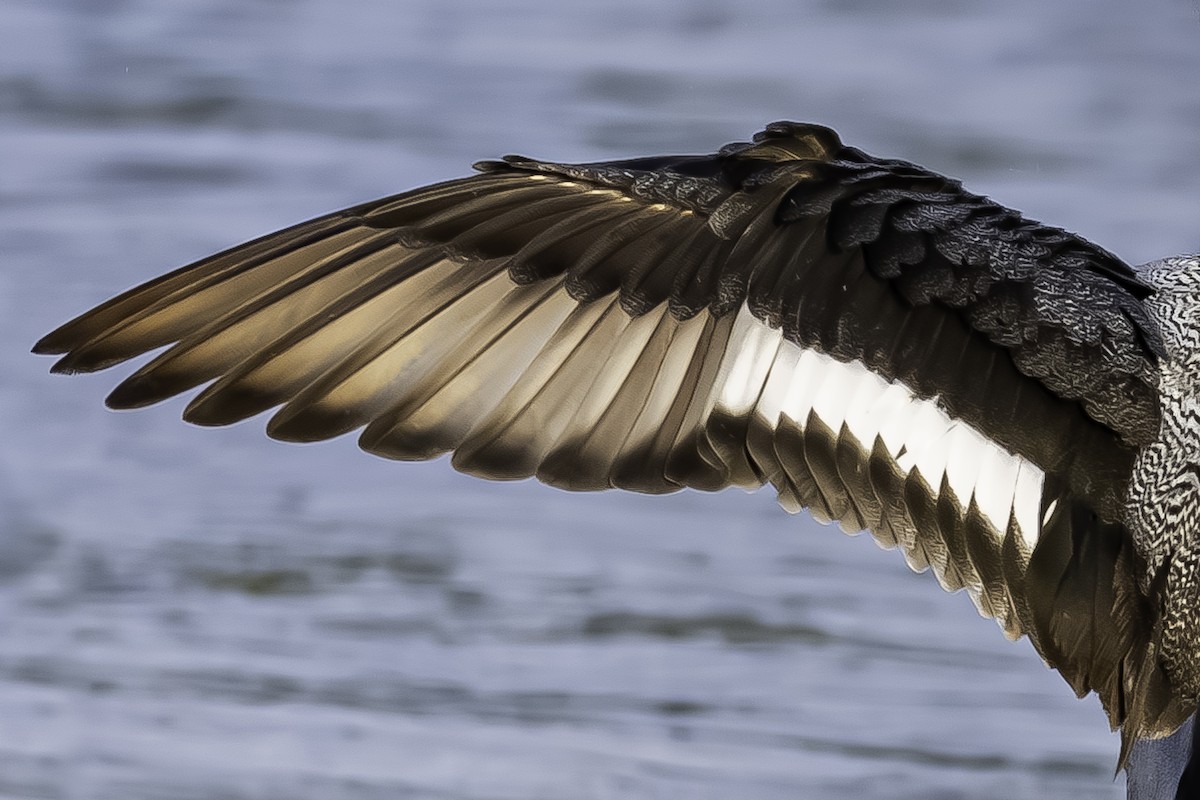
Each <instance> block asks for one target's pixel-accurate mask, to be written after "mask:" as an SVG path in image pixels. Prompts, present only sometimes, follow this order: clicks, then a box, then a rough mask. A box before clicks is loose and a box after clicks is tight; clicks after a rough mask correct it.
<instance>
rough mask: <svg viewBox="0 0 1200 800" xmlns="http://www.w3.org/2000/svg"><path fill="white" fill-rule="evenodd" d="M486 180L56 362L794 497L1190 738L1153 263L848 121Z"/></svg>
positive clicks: (165, 393) (219, 274) (548, 460)
mask: <svg viewBox="0 0 1200 800" xmlns="http://www.w3.org/2000/svg"><path fill="white" fill-rule="evenodd" d="M476 166H477V169H479V170H480V174H478V175H475V176H472V177H468V178H463V179H460V180H454V181H449V182H447V183H442V184H438V185H435V186H430V187H425V188H421V189H417V190H414V191H411V192H407V193H404V194H400V195H396V196H394V197H389V198H385V199H382V200H378V201H375V202H372V203H367V204H364V205H360V206H357V207H354V208H350V209H347V210H344V211H340V212H337V213H334V214H330V215H327V216H324V217H320V218H318V219H314V220H311V221H309V222H305V223H302V224H300V225H297V226H295V227H292V228H289V229H287V230H284V231H281V232H278V233H275V234H271V235H269V236H266V237H263V238H261V239H258V240H256V241H253V242H250V243H248V244H244V245H241V246H239V247H235V248H233V249H231V250H228V251H226V252H224V253H221V254H218V255H216V256H213V257H211V258H208V259H205V260H203V261H200V262H197V263H196V264H193V265H190V266H187V267H184V268H182V269H180V270H177V271H175V272H173V273H170V274H168V275H166V276H163V277H161V278H158V279H157V280H154V281H151V282H149V283H147V284H145V285H143V286H140V287H137V288H134V289H131V290H130V291H128V292H126V293H125V294H123V295H121V296H119V297H117V298H115V299H113V300H111V301H109V302H107V303H105V304H103V305H101V306H99V307H98V308H96V309H94V310H92V311H89V312H87V313H86V314H84V315H82V316H80V317H79V318H77V319H75V320H73V321H71V322H69V323H67V324H65V325H64V326H62V327H61V328H59V329H58V330H56V331H54V332H53V333H51V334H49V335H48V336H46V337H45V338H44V339H43V340H42V341H41V342H39V343H38V345H37V346H36V348H35V350H36V351H37V352H44V353H59V354H65V355H63V357H62V359H61V360H60V361H59V362H58V363H57V364H56V365H55V370H56V371H61V372H78V371H93V370H98V369H103V368H105V367H108V366H111V365H113V364H116V363H119V362H121V361H124V360H126V359H129V358H131V357H134V356H137V355H140V354H143V353H146V352H148V351H151V350H155V349H158V348H162V347H166V349H165V350H163V351H162V352H161V353H160V354H158V355H157V356H156V357H154V358H153V359H152V360H151V361H149V362H148V363H147V364H145V365H144V366H142V367H141V368H139V369H137V370H136V371H135V372H134V373H133V374H132V375H131V376H129V377H128V378H127V379H126V380H125V381H124V382H122V383H121V384H120V385H119V386H118V387H117V388H116V389H115V390H114V391H113V393H112V394H111V395H110V396H109V398H108V402H109V404H110V405H111V406H113V407H117V408H129V407H137V406H142V405H147V404H150V403H154V402H157V401H159V400H162V399H164V398H167V397H170V396H172V395H175V394H178V393H180V392H184V391H187V390H189V389H192V388H195V387H197V386H201V385H204V384H207V386H205V388H204V389H203V390H202V391H200V393H199V394H198V395H197V396H196V397H195V398H194V399H193V400H192V401H191V403H190V404H189V405H188V406H187V409H186V410H185V412H184V417H185V419H187V420H189V421H191V422H195V423H198V424H205V425H224V424H229V423H232V422H236V421H238V420H242V419H245V418H247V417H250V416H253V415H255V414H258V413H260V412H262V411H266V410H268V409H272V408H277V410H276V411H275V413H274V416H272V418H271V420H270V422H269V423H268V425H267V431H268V433H269V434H270V435H271V436H273V437H276V438H279V439H285V440H294V441H313V440H319V439H325V438H329V437H333V436H337V435H340V434H343V433H346V432H349V431H352V430H356V429H360V428H361V429H362V432H361V434H360V439H359V441H360V443H361V445H362V447H363V448H364V449H366V450H368V451H370V452H373V453H377V454H379V455H383V456H386V457H390V458H398V459H410V460H411V459H427V458H432V457H436V456H438V455H441V454H444V453H448V452H452V453H453V463H454V465H455V467H457V468H458V469H461V470H464V471H466V472H469V473H473V474H477V475H481V476H483V477H488V478H498V479H516V478H525V477H529V476H537V477H538V478H539V479H541V480H543V481H546V482H548V483H551V484H554V485H557V486H562V487H564V488H568V489H583V490H591V489H604V488H610V487H619V488H625V489H632V490H635V491H641V492H667V491H673V490H676V489H679V488H682V487H694V488H699V489H706V490H713V489H718V488H722V487H725V486H729V485H738V486H744V487H756V486H759V485H762V484H764V483H770V484H771V485H772V486H774V487H775V489H776V490H777V491H778V493H779V497H780V500H781V502H782V503H783V505H784V506H785V507H787V508H789V509H791V510H798V509H800V508H809V509H811V510H812V512H813V513H814V515H816V516H817V517H819V518H823V519H826V520H836V521H838V522H840V523H841V525H842V526H843V527H844V528H846V529H847V530H855V531H856V530H861V529H866V530H870V531H871V532H872V533H873V534H874V536H875V537H876V538H877V539H878V540H879V541H880V542H881V543H883V544H884V545H886V546H899V547H900V548H901V549H902V550H903V552H904V553H905V556H906V558H907V559H908V561H909V563H910V564H911V565H912V566H913V567H914V568H917V569H922V568H925V567H927V566H929V567H932V568H933V571H934V573H935V574H936V575H937V577H938V579H939V581H940V582H941V583H942V585H943V586H945V587H946V588H947V589H959V588H965V589H967V590H968V592H969V593H970V594H971V596H972V598H973V599H974V600H975V602H976V604H977V606H978V607H979V609H980V611H981V612H982V613H984V614H986V615H988V616H991V617H994V618H996V619H997V620H998V621H999V622H1000V624H1001V625H1002V627H1003V628H1004V629H1005V631H1006V632H1007V633H1008V634H1009V635H1011V636H1013V637H1016V636H1018V635H1020V634H1026V635H1028V636H1029V637H1030V639H1031V640H1032V641H1033V643H1034V646H1035V647H1036V648H1037V650H1038V652H1039V653H1041V655H1042V656H1043V657H1044V658H1045V659H1046V660H1047V662H1048V663H1050V664H1051V665H1052V666H1054V667H1056V668H1058V669H1059V670H1060V671H1061V672H1062V673H1063V675H1064V677H1066V678H1067V680H1068V681H1069V682H1070V683H1071V684H1072V686H1073V687H1074V688H1075V689H1076V691H1077V692H1079V693H1080V694H1083V693H1085V692H1087V691H1088V690H1095V691H1097V692H1098V693H1099V694H1100V696H1101V699H1102V701H1103V703H1104V705H1105V707H1106V709H1107V710H1108V712H1109V715H1110V719H1111V720H1112V723H1113V725H1114V726H1118V725H1123V726H1124V728H1125V731H1126V733H1127V734H1128V733H1131V732H1132V733H1134V734H1143V733H1161V732H1165V731H1166V730H1167V729H1168V728H1173V726H1174V725H1176V724H1178V722H1179V721H1182V717H1179V719H1178V720H1176V719H1175V717H1176V716H1178V715H1179V714H1180V713H1182V712H1181V710H1180V709H1179V708H1177V707H1176V705H1173V704H1172V702H1173V701H1172V700H1171V692H1170V690H1169V686H1168V684H1167V681H1166V678H1165V677H1164V675H1163V673H1162V669H1161V667H1160V666H1159V664H1158V661H1157V659H1156V656H1155V641H1156V640H1155V636H1156V635H1157V634H1156V633H1155V631H1154V630H1148V629H1147V628H1146V626H1145V625H1143V624H1141V623H1140V621H1141V620H1144V619H1147V618H1153V616H1154V614H1155V613H1156V612H1155V611H1154V609H1153V608H1150V603H1149V601H1148V600H1147V598H1146V595H1145V593H1144V592H1143V590H1142V589H1141V588H1139V586H1138V583H1137V581H1136V579H1135V577H1134V576H1135V570H1134V567H1133V563H1134V559H1135V556H1134V553H1133V551H1132V546H1131V544H1130V540H1129V536H1128V534H1127V532H1126V531H1125V529H1124V527H1123V521H1122V520H1123V508H1122V503H1123V501H1124V497H1125V492H1126V489H1127V485H1128V479H1129V474H1130V471H1131V468H1132V463H1133V458H1134V455H1135V454H1136V452H1137V449H1138V448H1139V447H1141V446H1144V445H1145V444H1147V443H1148V442H1150V441H1152V440H1153V439H1154V437H1155V436H1156V434H1157V430H1158V424H1159V416H1158V415H1159V405H1158V395H1157V377H1156V376H1157V368H1156V361H1157V359H1158V358H1159V357H1160V356H1161V354H1162V343H1161V342H1160V340H1159V337H1158V334H1157V331H1156V328H1155V327H1154V325H1153V324H1152V323H1151V321H1150V320H1149V318H1148V317H1147V314H1146V311H1145V309H1144V307H1143V305H1142V302H1141V301H1142V300H1143V299H1144V298H1145V297H1146V296H1148V294H1149V292H1150V289H1149V288H1148V287H1147V286H1146V285H1145V284H1143V283H1142V282H1141V281H1140V280H1139V279H1138V278H1137V277H1136V275H1135V273H1134V272H1133V271H1132V270H1130V268H1129V267H1128V266H1126V265H1125V264H1124V263H1122V262H1121V261H1120V260H1119V259H1117V258H1116V257H1115V256H1113V255H1111V254H1110V253H1107V252H1106V251H1104V250H1101V249H1100V248H1098V247H1095V246H1094V245H1092V244H1090V243H1088V242H1085V241H1083V240H1082V239H1079V238H1078V237H1076V236H1074V235H1072V234H1069V233H1066V232H1065V231H1062V230H1059V229H1055V228H1050V227H1047V226H1044V225H1041V224H1040V223H1037V222H1033V221H1029V220H1026V219H1024V218H1023V217H1021V216H1020V215H1019V214H1018V213H1017V212H1015V211H1012V210H1009V209H1006V208H1004V207H1002V206H999V205H997V204H995V203H993V202H991V201H990V200H988V199H986V198H983V197H979V196H976V195H972V194H969V193H967V192H965V191H964V190H963V189H962V187H961V186H960V185H959V184H958V183H957V182H956V181H953V180H950V179H947V178H945V177H942V176H940V175H936V174H934V173H932V172H929V171H926V170H924V169H922V168H920V167H917V166H915V165H912V164H908V163H906V162H902V161H891V160H880V159H876V158H873V157H871V156H868V155H866V154H865V153H862V152H861V151H859V150H856V149H853V148H850V147H846V146H844V145H842V143H841V142H840V141H839V140H838V138H837V136H836V134H834V133H833V132H832V131H830V130H829V129H827V128H822V127H819V126H815V125H800V124H795V123H776V124H774V125H772V126H770V127H768V128H767V130H766V131H764V132H762V133H760V134H758V135H757V136H756V137H755V139H754V141H752V142H748V143H738V144H733V145H729V146H727V147H725V148H723V149H722V150H721V151H720V152H718V153H716V154H713V155H708V156H668V157H659V158H648V159H635V160H630V161H620V162H605V163H596V164H556V163H551V162H544V161H536V160H533V159H528V158H523V157H516V156H510V157H508V158H506V159H504V160H503V161H495V162H482V163H480V164H478V165H476ZM1183 716H1186V713H1184V714H1183Z"/></svg>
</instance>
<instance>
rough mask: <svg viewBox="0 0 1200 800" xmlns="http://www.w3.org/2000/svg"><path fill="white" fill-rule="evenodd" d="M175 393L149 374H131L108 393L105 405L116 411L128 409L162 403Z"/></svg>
mask: <svg viewBox="0 0 1200 800" xmlns="http://www.w3.org/2000/svg"><path fill="white" fill-rule="evenodd" d="M174 394H176V392H172V391H166V390H165V389H164V387H163V386H162V385H161V384H160V382H159V381H157V380H155V379H154V378H153V377H151V376H149V375H146V376H140V375H131V376H129V377H128V378H126V379H125V380H123V381H121V382H120V383H119V384H117V386H116V388H115V389H113V390H112V391H111V392H109V393H108V397H106V398H104V405H106V406H108V407H109V408H111V409H113V410H114V411H127V410H129V409H134V408H145V407H146V406H152V405H154V404H155V403H161V402H162V401H163V400H166V399H167V398H168V397H171V396H173V395H174Z"/></svg>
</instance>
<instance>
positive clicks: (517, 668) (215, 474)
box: [0, 0, 1200, 800]
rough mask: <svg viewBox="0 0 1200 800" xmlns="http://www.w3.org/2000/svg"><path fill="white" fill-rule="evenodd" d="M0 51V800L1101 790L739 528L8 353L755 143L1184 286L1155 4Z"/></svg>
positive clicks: (144, 18)
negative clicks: (407, 226) (829, 132)
mask: <svg viewBox="0 0 1200 800" xmlns="http://www.w3.org/2000/svg"><path fill="white" fill-rule="evenodd" d="M0 32H3V42H4V45H3V47H0V422H3V423H4V424H3V426H2V430H3V434H2V435H3V440H2V441H3V445H2V446H0V797H2V798H105V799H108V798H111V799H112V800H150V798H154V799H155V800H201V799H203V800H209V799H210V798H213V799H216V798H220V799H221V800H250V799H251V798H253V799H254V800H268V799H270V800H276V799H277V798H278V799H280V800H282V799H284V798H286V799H288V800H304V799H306V798H313V799H314V800H315V799H317V798H320V800H367V799H368V798H369V799H370V800H375V799H376V798H439V799H441V798H446V799H449V798H454V799H456V800H457V799H459V798H462V799H466V798H470V799H471V800H483V799H484V798H486V799H487V800H498V799H500V798H506V799H507V798H512V799H513V800H538V799H540V798H545V799H546V800H570V799H572V798H610V797H612V798H688V799H689V800H690V799H691V798H722V799H724V798H734V797H736V798H750V799H752V800H767V799H768V798H770V799H774V798H801V797H804V798H807V797H813V798H816V797H821V798H839V797H844V798H872V797H878V798H953V797H980V798H1046V797H1053V798H1085V797H1086V798H1095V797H1110V798H1117V797H1120V796H1122V791H1123V790H1122V786H1121V782H1120V781H1118V782H1116V783H1114V781H1113V778H1112V774H1113V767H1114V764H1115V759H1116V750H1117V739H1116V737H1115V736H1113V735H1111V734H1110V733H1109V732H1108V731H1107V725H1106V723H1105V719H1104V716H1103V714H1102V712H1101V710H1100V708H1099V704H1098V703H1097V702H1096V700H1095V698H1094V697H1092V698H1087V699H1085V700H1082V701H1079V700H1076V699H1075V698H1074V696H1073V695H1072V693H1071V691H1070V690H1069V688H1068V687H1067V685H1066V684H1065V683H1064V682H1063V681H1062V680H1061V679H1060V678H1059V677H1058V676H1057V674H1055V673H1052V672H1050V671H1048V670H1047V669H1046V668H1045V667H1044V666H1043V665H1042V663H1041V662H1040V660H1039V659H1038V658H1037V657H1036V655H1035V654H1034V652H1033V650H1032V648H1031V647H1030V646H1029V644H1028V643H1027V642H1024V641H1022V642H1018V643H1010V642H1007V641H1005V640H1004V638H1003V637H1002V636H1001V634H1000V632H999V630H998V628H997V627H996V625H995V624H994V623H992V622H990V621H987V620H984V619H981V618H980V617H979V616H978V615H977V614H976V613H975V611H974V610H973V608H972V606H971V604H970V602H969V600H968V599H967V598H966V597H965V596H962V595H957V596H946V595H945V594H943V593H942V592H941V590H940V589H939V588H938V587H937V585H936V583H935V581H934V580H933V579H932V578H931V577H930V576H928V575H914V574H912V573H910V572H909V571H908V570H907V568H906V567H905V566H904V563H903V559H902V558H901V557H900V556H899V555H898V554H897V553H890V552H884V551H881V550H879V549H878V548H877V547H876V546H875V545H874V544H873V543H872V542H871V540H870V539H869V538H868V537H857V538H850V537H846V536H843V535H842V534H840V533H839V532H837V530H836V529H833V528H823V527H821V526H818V525H816V524H815V523H813V522H812V521H811V520H809V519H807V518H806V517H803V516H799V517H789V516H787V515H786V514H784V513H782V512H781V511H780V510H779V509H778V508H777V507H776V506H775V503H774V501H773V498H771V497H770V496H769V493H768V492H760V493H758V494H756V495H746V494H743V493H741V492H727V493H722V494H719V495H715V496H708V495H701V494H697V493H683V494H679V495H675V496H672V497H668V498H646V497H637V496H625V495H618V494H613V493H608V494H603V495H589V496H579V495H568V494H564V493H560V492H556V491H554V490H550V489H547V488H545V487H541V486H537V485H534V484H530V483H520V484H504V485H498V484H487V483H483V482H480V481H476V480H473V479H470V478H466V477H463V476H459V475H456V474H454V473H453V472H452V471H451V470H450V469H449V467H448V466H447V465H446V464H445V463H441V462H438V463H433V464H394V463H388V462H385V461H382V460H378V459H374V458H371V457H369V456H366V455H363V454H361V453H359V452H358V451H357V450H356V449H355V448H354V445H353V441H352V439H346V440H339V441H336V442H332V443H325V444H320V445H313V446H307V447H300V446H295V445H285V444H279V443H275V442H271V441H269V440H267V439H266V437H265V435H264V434H263V433H262V421H261V420H253V421H251V422H249V423H246V424H242V425H239V426H236V427H235V428H233V429H219V430H200V429H196V428H192V427H189V426H187V425H184V424H182V423H180V422H179V421H178V416H179V413H180V411H181V409H182V406H183V402H182V401H173V402H169V403H166V404H164V405H163V406H160V407H156V408H154V409H150V410H146V411H141V412H137V413H129V414H114V413H111V412H108V411H106V410H104V408H103V406H102V402H101V400H102V398H103V396H104V394H105V393H106V392H107V391H108V389H110V388H111V387H112V386H113V385H114V384H115V383H116V381H117V380H118V379H119V375H118V374H116V373H114V374H113V375H107V374H104V375H100V376H86V377H78V378H72V379H64V378H59V377H52V376H49V375H47V374H46V369H47V368H48V366H49V364H50V362H49V360H47V359H40V358H35V357H33V356H30V355H29V354H28V349H29V346H30V345H31V344H32V343H33V342H34V341H35V340H36V339H37V338H38V337H40V336H41V335H42V334H43V333H45V332H46V331H48V330H49V329H51V328H52V327H54V326H56V325H57V324H59V323H60V322H62V321H64V320H65V319H67V318H68V317H70V316H72V315H74V314H76V313H78V312H80V311H82V310H84V309H85V308H87V307H89V306H90V305H92V304H94V303H96V302H99V301H101V300H103V299H105V298H106V297H108V296H110V295H111V294H113V293H114V292H116V291H117V290H120V289H123V288H125V287H127V286H129V285H132V284H134V283H136V282H139V281H141V280H144V279H146V278H148V277H151V276H153V275H156V274H158V273H160V272H162V271H165V270H166V269H168V268H171V267H174V266H177V265H179V264H182V263H186V262H188V261H190V260H193V259H195V258H199V257H201V256H203V255H206V254H208V253H210V252H212V251H215V250H218V249H220V248H223V247H226V246H229V245H231V244H234V243H237V242H238V241H241V240H244V239H247V238H250V237H253V236H257V235H259V234H261V233H264V232H267V231H269V230H272V229H275V228H278V227H282V226H284V225H287V224H290V223H292V222H296V221H298V220H300V219H303V218H305V217H309V216H314V215H316V214H318V213H321V212H325V211H328V210H331V209H334V208H337V207H340V206H343V205H347V204H350V203H353V202H358V201H362V200H365V199H370V198H373V197H377V196H381V195H384V194H389V193H393V192H396V191H399V190H402V189H404V188H408V187H411V186H414V185H418V184H421V183H425V182H430V181H434V180H440V179H444V178H449V177H454V176H457V175H461V174H464V173H465V171H466V170H467V168H468V166H469V164H470V163H471V162H472V161H474V160H476V159H479V158H487V157H494V156H497V155H500V154H503V153H507V152H524V153H529V154H533V155H539V156H543V157H548V158H556V159H561V160H594V159H600V158H608V157H623V156H633V155H640V154H649V153H656V152H664V151H683V152H692V151H711V150H712V149H714V148H716V147H718V146H720V145H721V144H724V143H725V142H728V141H733V140H739V139H744V138H746V137H748V136H749V135H750V134H752V133H753V132H754V131H755V130H757V129H759V128H760V127H761V126H762V125H763V124H765V123H767V122H769V121H772V120H775V119H782V118H791V119H800V120H809V121H819V122H823V123H825V124H829V125H832V126H834V127H835V128H837V129H838V130H839V132H840V133H841V134H842V136H843V138H844V139H845V140H846V141H847V142H849V143H852V144H855V145H857V146H860V147H863V148H864V149H866V150H868V151H869V152H873V153H877V154H879V155H885V156H897V157H903V158H908V159H911V160H914V161H918V162H920V163H924V164H926V165H927V166H929V167H931V168H935V169H938V170H940V171H943V172H947V173H950V174H952V175H955V176H957V177H960V178H962V179H963V180H964V181H966V183H967V185H968V186H969V187H970V188H972V189H974V190H976V191H979V192H983V193H987V194H989V195H991V196H993V197H995V198H996V199H998V200H1000V201H1002V202H1005V203H1008V204H1010V205H1013V206H1016V207H1019V208H1022V209H1024V210H1026V211H1027V212H1028V213H1029V214H1030V215H1031V216H1034V217H1038V218H1042V219H1046V220H1048V221H1051V222H1053V223H1055V224H1058V225H1062V226H1064V227H1067V228H1069V229H1072V230H1076V231H1078V232H1080V233H1082V234H1083V235H1085V236H1088V237H1089V238H1092V239H1094V240H1095V241H1097V242H1098V243H1100V244H1102V245H1104V246H1105V247H1108V248H1110V249H1112V250H1113V251H1115V252H1117V253H1119V254H1121V255H1122V256H1124V257H1126V258H1127V259H1128V260H1130V261H1144V260H1148V259H1151V258H1155V257H1158V256H1161V255H1166V254H1172V253H1176V252H1181V251H1189V250H1197V249H1200V135H1198V134H1197V131H1200V93H1198V92H1197V88H1196V87H1197V86H1200V19H1198V16H1197V9H1196V6H1195V5H1194V4H1192V3H1190V2H1182V1H1172V0H1162V2H1157V3H1146V4H1133V3H1126V2H1118V0H1097V2H1092V3H1087V4H1082V3H1071V4H1049V3H1044V2H1039V1H1038V0H1010V2H1007V3H1004V4H999V3H993V4H982V3H968V2H958V1H956V0H921V1H920V2H915V3H903V4H893V3H886V2H879V1H878V0H842V1H841V2H833V1H832V0H830V1H829V2H783V0H778V1H777V2H772V1H771V0H749V1H747V0H739V2H733V0H709V1H708V2H699V3H697V2H684V1H683V0H678V1H677V2H657V3H655V2H614V3H605V4H597V5H590V6H583V5H582V4H580V5H573V4H568V3H561V4H549V3H545V4H543V3H534V2H514V3H503V4H499V3H491V2H486V0H441V1H440V2H427V3H426V2H385V0H360V1H359V2H353V3H347V2H337V1H336V0H291V1H288V0H203V1H202V0H187V1H183V0H174V1H173V2H169V3H164V2H150V1H149V0H141V1H139V0H97V1H96V2H84V1H83V0H77V1H75V2H68V0H5V2H4V3H3V4H0ZM118 372H120V374H125V373H126V372H128V370H127V369H126V370H123V371H118Z"/></svg>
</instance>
